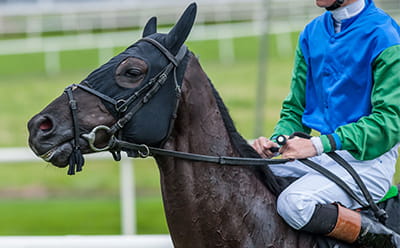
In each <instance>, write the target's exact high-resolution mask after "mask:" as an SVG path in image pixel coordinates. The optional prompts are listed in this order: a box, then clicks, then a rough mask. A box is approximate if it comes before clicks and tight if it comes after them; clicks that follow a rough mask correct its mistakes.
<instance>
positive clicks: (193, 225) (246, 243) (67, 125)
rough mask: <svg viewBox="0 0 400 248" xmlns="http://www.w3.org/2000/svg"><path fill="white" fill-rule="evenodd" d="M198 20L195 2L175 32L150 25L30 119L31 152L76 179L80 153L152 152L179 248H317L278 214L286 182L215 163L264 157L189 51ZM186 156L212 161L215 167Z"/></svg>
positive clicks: (262, 170)
mask: <svg viewBox="0 0 400 248" xmlns="http://www.w3.org/2000/svg"><path fill="white" fill-rule="evenodd" d="M195 15H196V5H195V4H191V5H190V6H189V7H188V8H187V9H186V11H185V13H184V14H183V15H182V17H181V18H180V19H179V21H178V22H177V24H176V25H175V26H174V27H173V29H172V30H171V31H170V32H169V33H168V34H160V33H157V32H156V19H155V18H151V19H150V20H149V22H148V23H147V25H146V27H145V29H144V33H143V39H141V40H139V41H138V42H136V43H134V44H133V45H132V46H130V47H128V48H127V49H126V50H125V51H124V52H122V53H121V54H119V55H117V56H115V57H114V58H112V59H111V60H110V61H109V62H108V63H106V64H104V65H103V66H101V67H100V68H98V69H97V70H95V71H93V72H92V73H91V74H90V75H89V76H88V77H87V78H86V79H85V80H83V81H82V82H81V83H80V84H78V85H72V86H69V87H68V88H67V89H66V91H65V93H64V94H62V95H61V96H60V97H58V98H57V99H55V100H54V101H53V102H52V103H50V104H49V105H48V106H47V107H46V108H45V109H44V110H43V111H41V112H40V113H39V114H37V115H35V116H34V117H33V118H32V119H31V120H30V121H29V123H28V129H29V132H30V136H29V145H30V147H31V148H32V150H33V151H34V152H35V153H36V154H37V155H38V156H40V157H42V158H43V159H44V160H46V161H48V162H51V163H52V164H54V165H55V166H58V167H66V166H68V165H69V166H70V167H69V174H74V173H75V171H80V170H81V169H82V165H83V161H84V160H83V157H82V155H81V153H91V152H95V151H101V150H109V151H111V152H112V153H113V155H114V157H115V158H116V159H118V158H119V152H120V151H121V150H124V151H126V152H127V153H128V155H130V156H137V155H141V156H146V155H149V154H152V155H154V156H155V159H156V161H157V164H158V167H159V171H160V180H161V186H162V195H163V201H164V208H165V213H166V217H167V222H168V226H169V230H170V233H171V236H172V239H173V243H174V245H175V247H283V248H291V247H316V246H317V245H316V241H315V237H313V236H310V235H308V234H305V233H301V232H296V231H294V230H293V229H291V228H290V227H289V226H287V225H286V224H285V223H284V221H283V220H282V219H281V218H280V217H279V216H278V215H277V213H276V205H275V200H276V194H278V193H279V191H280V190H282V187H283V186H284V183H285V181H284V180H281V179H280V178H277V177H275V176H274V175H273V174H272V173H271V171H270V170H269V169H268V167H267V166H244V165H242V166H230V165H216V164H215V162H219V163H220V164H221V163H222V164H223V163H228V164H229V163H230V162H229V161H230V160H226V161H225V160H224V159H223V158H225V157H246V158H255V160H257V159H258V158H259V155H258V154H257V153H256V152H255V151H254V150H253V149H252V148H251V146H249V145H248V144H247V142H246V141H245V140H244V139H243V138H242V136H241V135H240V134H239V133H238V132H237V131H236V129H235V127H234V125H233V122H232V120H231V118H230V116H229V113H228V110H227V109H226V107H225V105H224V104H223V101H222V99H221V98H220V97H219V95H218V93H217V91H216V90H215V88H214V87H213V85H212V84H211V82H210V80H209V79H208V77H207V75H206V74H205V73H204V71H203V70H202V68H201V66H200V64H199V62H198V60H197V58H196V57H195V56H194V54H193V53H191V52H190V51H188V50H187V48H186V46H185V45H184V44H183V43H184V42H185V40H186V38H187V36H188V35H189V32H190V30H191V28H192V26H193V23H194V19H195ZM132 143H135V144H143V145H135V144H132ZM149 147H156V148H149ZM159 148H163V149H165V150H167V151H180V152H186V153H180V154H178V155H176V154H173V156H171V154H170V153H168V152H165V150H162V149H159ZM187 153H195V154H202V155H208V156H207V157H206V158H207V159H208V162H202V161H193V159H197V158H198V157H200V159H198V160H202V159H203V157H202V156H198V157H196V158H193V157H187ZM215 158H218V160H219V161H214V159H215ZM221 158H222V159H221ZM268 162H271V163H272V162H273V161H268Z"/></svg>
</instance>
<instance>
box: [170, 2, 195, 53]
mask: <svg viewBox="0 0 400 248" xmlns="http://www.w3.org/2000/svg"><path fill="white" fill-rule="evenodd" d="M196 13H197V5H196V3H192V4H190V5H189V6H188V7H187V8H186V10H185V12H183V14H182V16H181V17H180V18H179V20H178V22H177V23H176V24H175V26H174V27H173V28H172V29H171V31H170V32H169V33H168V35H167V38H166V47H167V48H168V49H169V50H170V51H171V52H172V53H173V54H176V53H177V52H178V51H179V48H180V47H181V46H182V45H183V43H184V42H185V40H186V39H187V37H188V36H189V33H190V30H192V27H193V24H194V20H195V18H196Z"/></svg>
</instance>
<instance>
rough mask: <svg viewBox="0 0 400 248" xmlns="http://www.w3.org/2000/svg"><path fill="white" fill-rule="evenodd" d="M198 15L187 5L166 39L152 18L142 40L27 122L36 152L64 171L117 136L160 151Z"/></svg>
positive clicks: (104, 147) (175, 100)
mask: <svg viewBox="0 0 400 248" xmlns="http://www.w3.org/2000/svg"><path fill="white" fill-rule="evenodd" d="M196 10H197V6H196V4H195V3H192V4H191V5H189V7H188V8H187V9H186V10H185V12H184V13H183V14H182V16H181V17H180V19H179V20H178V22H177V23H176V24H175V25H174V27H173V28H172V29H171V30H170V32H169V33H167V34H161V33H157V27H156V26H157V21H156V18H155V17H152V18H151V19H150V20H149V21H148V22H147V24H146V26H145V28H144V31H143V38H142V39H140V40H139V41H137V42H136V43H134V44H133V45H131V46H129V47H128V48H127V49H126V50H125V51H123V52H122V53H120V54H118V55H116V56H115V57H113V58H112V59H111V60H110V61H108V62H107V63H105V64H104V65H102V66H100V67H99V68H98V69H96V70H94V71H93V72H91V73H90V74H89V75H88V76H87V77H86V78H85V79H84V80H82V82H81V83H79V84H76V85H75V84H74V85H71V86H68V87H67V88H66V90H65V91H64V93H63V94H62V95H61V96H59V97H58V98H56V99H55V100H54V101H53V102H52V103H50V104H49V105H48V106H47V107H45V108H44V109H43V110H42V111H41V112H40V113H38V114H37V115H35V116H34V117H33V118H32V119H31V120H30V121H29V123H28V130H29V145H30V147H31V149H32V150H33V151H34V153H35V154H36V155H38V156H39V157H41V158H43V159H44V160H45V161H48V162H51V163H52V164H53V165H55V166H58V167H65V166H67V165H68V164H70V165H71V164H74V163H76V164H80V166H81V165H82V164H83V157H82V156H81V155H80V153H84V154H85V153H92V152H96V151H101V150H107V148H108V145H109V141H110V137H111V136H114V135H118V137H119V138H120V139H122V140H125V141H129V142H135V143H141V144H142V143H143V144H146V145H151V146H160V145H161V144H162V143H163V142H164V141H165V140H166V138H167V137H168V135H169V132H170V130H171V126H172V124H173V120H174V116H175V113H176V109H177V106H178V101H179V98H180V96H179V95H180V88H181V85H182V80H183V75H184V72H185V70H186V65H187V61H188V58H187V57H188V56H187V55H188V51H187V48H186V46H185V45H184V42H185V40H186V39H187V37H188V35H189V33H190V31H191V28H192V26H193V24H194V20H195V16H196ZM74 157H75V158H74ZM71 160H72V161H71ZM76 160H78V162H77V161H76ZM73 172H74V171H71V173H70V174H73Z"/></svg>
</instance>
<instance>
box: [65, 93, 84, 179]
mask: <svg viewBox="0 0 400 248" xmlns="http://www.w3.org/2000/svg"><path fill="white" fill-rule="evenodd" d="M72 87H73V86H69V87H67V88H66V89H65V92H66V93H67V96H68V100H69V107H70V109H71V115H72V126H73V131H74V139H73V141H72V142H73V148H72V149H73V150H72V153H71V155H70V156H69V159H68V160H69V161H68V162H69V168H68V175H75V165H76V172H79V171H82V167H83V164H84V163H85V159H84V157H83V155H82V152H81V148H80V146H79V126H78V118H77V113H76V111H77V109H78V106H77V104H76V101H75V99H74V96H73V94H72Z"/></svg>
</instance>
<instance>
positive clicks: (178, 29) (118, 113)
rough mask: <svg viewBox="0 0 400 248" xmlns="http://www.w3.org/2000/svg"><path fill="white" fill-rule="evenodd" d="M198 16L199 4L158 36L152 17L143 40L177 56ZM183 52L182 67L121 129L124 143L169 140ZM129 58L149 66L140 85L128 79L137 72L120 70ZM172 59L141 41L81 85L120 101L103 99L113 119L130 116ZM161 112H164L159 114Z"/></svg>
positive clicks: (183, 65)
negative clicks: (159, 45)
mask: <svg viewBox="0 0 400 248" xmlns="http://www.w3.org/2000/svg"><path fill="white" fill-rule="evenodd" d="M195 13H196V5H194V4H192V5H191V6H189V8H188V9H187V10H186V11H185V13H184V14H183V15H182V17H181V19H180V20H179V21H178V23H177V24H176V25H175V26H174V28H173V29H172V30H171V31H170V32H169V33H168V34H160V33H156V25H157V24H156V18H155V17H153V18H151V19H150V20H149V21H148V23H147V24H146V26H145V29H144V32H143V37H146V38H149V39H151V40H154V41H156V42H158V43H159V44H161V45H162V46H163V47H165V48H166V49H167V50H168V51H169V53H170V54H171V55H173V56H176V55H177V54H178V52H179V51H180V50H181V48H182V47H183V46H184V45H183V43H184V42H185V40H186V38H187V36H188V35H189V32H190V30H191V27H192V25H193V23H194V17H195ZM182 50H183V49H182ZM182 52H184V53H185V54H184V55H185V56H184V57H183V59H182V61H179V66H178V65H175V66H176V67H175V68H174V70H172V71H171V72H170V73H169V75H165V76H166V77H167V78H166V81H165V82H163V85H162V87H160V89H159V90H158V92H156V94H155V95H153V96H152V97H151V98H150V99H148V100H147V101H148V102H146V104H144V105H143V106H142V107H141V108H140V109H138V110H137V112H136V113H135V114H134V115H133V116H132V118H131V119H130V120H129V122H128V123H127V124H126V125H125V127H124V128H123V129H122V133H121V138H122V139H123V140H126V141H131V142H135V143H143V144H148V145H153V146H160V145H161V143H162V142H163V141H164V140H165V139H166V138H167V137H168V134H169V130H170V129H171V124H172V120H173V119H174V118H175V117H174V115H175V112H176V108H177V104H178V103H177V99H178V98H179V96H176V94H177V87H179V88H180V87H181V86H182V80H183V75H184V72H185V70H186V66H187V62H188V58H187V56H186V53H187V50H186V49H185V50H184V51H182ZM128 58H137V59H140V60H142V61H144V62H145V63H146V65H147V74H145V75H137V76H138V77H141V78H140V83H139V84H136V85H135V82H129V80H125V77H126V74H135V73H137V72H136V71H135V70H132V69H130V70H129V71H117V69H118V67H119V66H120V64H121V63H124V62H126V61H127V59H128ZM170 60H171V58H168V57H167V56H166V54H165V53H163V52H162V51H160V49H154V44H152V43H150V42H144V41H143V40H139V41H138V42H136V43H134V44H133V45H131V46H130V47H128V48H127V49H126V50H125V51H123V52H122V53H120V54H119V55H117V56H115V57H113V58H112V59H111V60H110V61H108V62H107V63H106V64H104V65H102V66H101V67H99V68H98V69H96V70H95V71H93V72H92V73H91V74H90V75H89V76H88V77H87V78H86V79H84V80H83V81H82V84H83V85H87V86H89V87H90V88H91V89H93V90H95V91H98V92H99V93H101V94H104V95H106V96H108V97H110V98H112V99H114V100H115V101H117V104H112V103H110V102H109V101H105V100H104V99H102V100H103V103H104V104H105V106H106V107H107V109H108V110H109V111H110V113H112V114H113V116H114V118H115V119H119V118H121V117H122V116H123V115H124V113H128V112H129V111H130V110H131V109H132V108H134V107H135V105H136V104H137V102H139V101H142V98H140V97H139V92H141V91H143V93H142V94H144V95H145V94H146V93H147V92H146V91H147V89H144V88H145V87H148V85H149V81H152V80H153V81H157V80H158V79H159V76H160V73H163V72H164V69H165V68H166V66H167V65H168V64H169V63H170V62H171V61H170ZM151 83H157V82H151ZM135 94H136V96H137V99H134V100H133V102H132V103H131V104H126V105H124V103H126V101H127V100H128V99H132V96H135ZM160 109H162V110H163V111H159V110H160Z"/></svg>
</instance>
